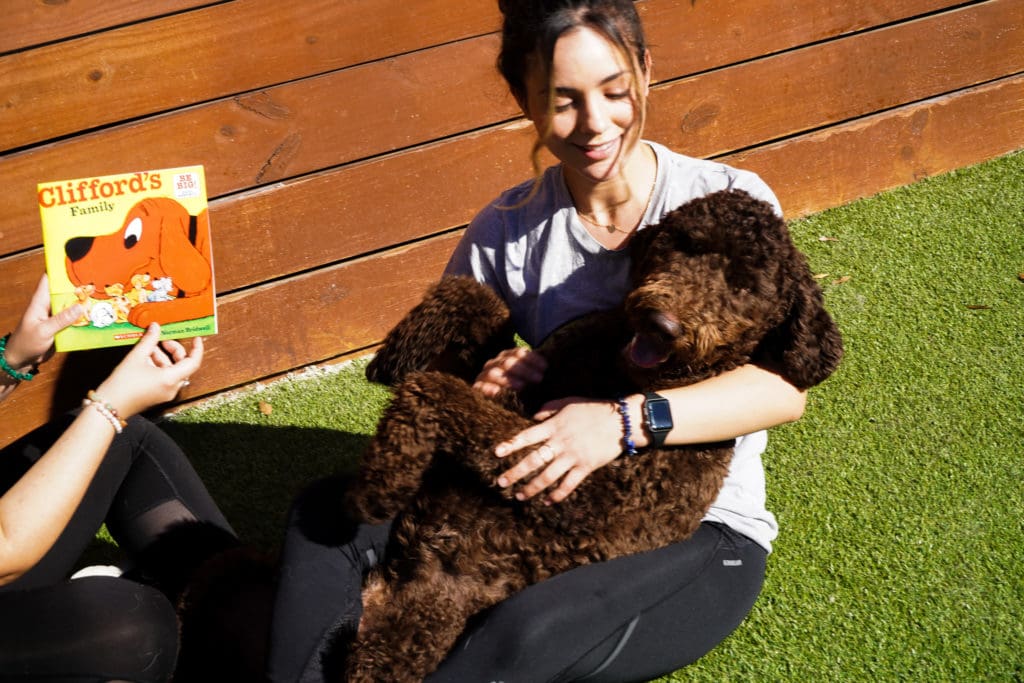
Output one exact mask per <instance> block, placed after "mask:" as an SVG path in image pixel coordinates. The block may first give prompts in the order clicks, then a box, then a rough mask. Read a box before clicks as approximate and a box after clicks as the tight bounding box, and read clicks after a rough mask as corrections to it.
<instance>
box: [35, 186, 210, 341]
mask: <svg viewBox="0 0 1024 683" xmlns="http://www.w3.org/2000/svg"><path fill="white" fill-rule="evenodd" d="M37 193H38V198H39V214H40V217H41V220H42V225H43V251H44V252H45V256H46V273H47V275H48V277H49V280H50V301H51V308H52V311H53V312H54V313H57V312H58V311H61V310H63V309H65V308H68V307H69V306H72V305H74V304H75V303H82V304H83V305H84V306H85V308H86V313H85V314H84V315H83V316H82V317H81V318H79V319H78V320H77V321H76V322H75V323H74V324H73V325H72V326H71V327H68V328H66V329H64V330H62V331H61V332H59V333H58V334H57V337H56V346H57V350H58V351H74V350H78V349H92V348H98V347H103V346H120V345H125V344H132V343H134V342H135V341H136V340H137V339H138V338H139V337H141V336H142V334H143V332H144V331H145V328H146V327H147V326H148V325H149V324H150V323H152V322H158V323H160V326H161V332H162V334H161V338H163V339H177V338H181V337H197V336H208V335H211V334H216V332H217V310H216V297H215V293H214V280H213V252H212V250H211V248H210V220H209V213H208V211H207V205H206V177H205V175H204V173H203V167H202V166H187V167H182V168H170V169H162V170H156V171H139V172H135V173H124V174H118V175H110V176H101V177H94V178H76V179H74V180H60V181H54V182H47V183H40V184H39V185H38V186H37Z"/></svg>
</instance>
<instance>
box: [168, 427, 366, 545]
mask: <svg viewBox="0 0 1024 683" xmlns="http://www.w3.org/2000/svg"><path fill="white" fill-rule="evenodd" d="M160 427H161V428H162V429H163V430H164V431H166V432H167V433H168V434H169V435H170V436H171V438H173V439H174V440H175V441H176V442H177V443H178V444H179V445H180V446H181V448H182V450H184V451H185V453H186V454H188V457H189V459H190V460H191V461H192V464H193V465H194V467H195V468H196V471H197V472H199V475H200V476H201V477H202V479H203V481H204V482H205V483H206V486H207V488H208V489H209V491H210V493H211V494H212V495H213V498H214V500H216V501H217V504H218V505H219V506H220V508H221V510H222V511H223V512H224V515H225V516H226V517H227V518H228V521H229V522H231V524H232V526H234V528H235V531H237V532H238V534H239V536H240V537H241V538H242V539H243V540H244V541H246V542H248V543H251V544H253V545H256V546H257V547H259V548H262V549H264V550H269V551H276V550H277V548H278V546H279V544H280V542H281V537H282V534H283V531H284V525H285V520H286V518H287V514H288V508H289V505H290V504H291V501H292V500H293V499H294V497H295V495H296V494H297V493H298V492H299V491H300V490H301V489H302V488H304V487H305V486H306V485H308V484H309V483H311V482H313V481H316V480H318V479H321V478H323V477H326V476H328V475H331V474H335V473H341V472H349V471H352V470H353V469H354V468H355V466H356V464H357V462H358V460H359V455H360V454H361V453H362V452H363V450H365V448H366V446H367V444H368V442H369V440H370V437H369V436H367V435H365V434H350V433H347V432H342V431H337V430H331V429H320V428H310V427H291V426H289V427H275V426H269V425H251V424H235V423H188V422H180V421H165V422H162V423H161V424H160Z"/></svg>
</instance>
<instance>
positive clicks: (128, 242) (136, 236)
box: [124, 218, 142, 249]
mask: <svg viewBox="0 0 1024 683" xmlns="http://www.w3.org/2000/svg"><path fill="white" fill-rule="evenodd" d="M140 239H142V219H141V218H134V219H132V222H131V223H129V224H128V225H127V226H126V227H125V229H124V248H125V249H131V248H132V247H134V246H135V245H136V243H138V241H139V240H140Z"/></svg>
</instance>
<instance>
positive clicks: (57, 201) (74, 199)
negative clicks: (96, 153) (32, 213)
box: [39, 172, 164, 209]
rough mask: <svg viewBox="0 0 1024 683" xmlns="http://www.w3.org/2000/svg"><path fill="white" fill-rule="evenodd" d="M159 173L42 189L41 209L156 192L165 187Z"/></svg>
mask: <svg viewBox="0 0 1024 683" xmlns="http://www.w3.org/2000/svg"><path fill="white" fill-rule="evenodd" d="M163 184H164V183H163V179H162V178H161V177H160V174H159V173H149V172H143V173H134V174H132V175H130V176H125V177H124V178H92V179H89V178H86V179H84V180H78V181H73V180H69V181H66V182H63V183H55V184H53V185H41V186H40V187H39V206H41V207H43V208H47V209H48V208H51V207H54V206H67V205H68V204H77V203H79V202H94V201H97V200H100V199H110V198H111V197H122V196H125V195H133V194H141V193H144V192H152V191H153V190H159V189H160V188H161V187H163Z"/></svg>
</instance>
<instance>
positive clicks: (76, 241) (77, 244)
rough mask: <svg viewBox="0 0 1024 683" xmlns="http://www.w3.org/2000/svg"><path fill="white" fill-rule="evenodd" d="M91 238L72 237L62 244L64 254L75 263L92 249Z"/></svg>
mask: <svg viewBox="0 0 1024 683" xmlns="http://www.w3.org/2000/svg"><path fill="white" fill-rule="evenodd" d="M92 240H93V238H92V237H72V238H71V239H69V240H68V241H67V242H65V243H64V253H65V254H67V256H68V258H69V259H71V260H72V261H77V260H79V259H80V258H82V257H83V256H85V255H86V254H88V253H89V250H90V249H92Z"/></svg>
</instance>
